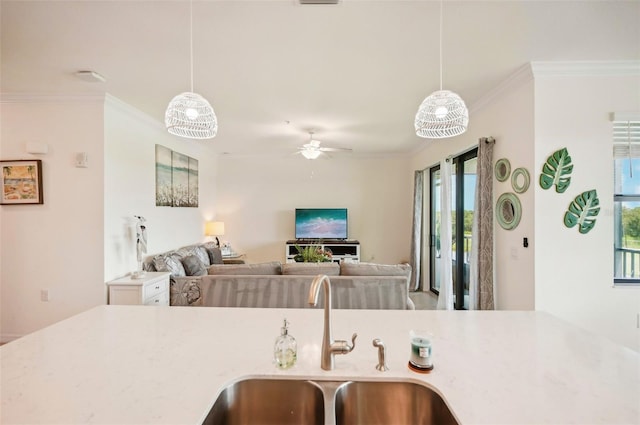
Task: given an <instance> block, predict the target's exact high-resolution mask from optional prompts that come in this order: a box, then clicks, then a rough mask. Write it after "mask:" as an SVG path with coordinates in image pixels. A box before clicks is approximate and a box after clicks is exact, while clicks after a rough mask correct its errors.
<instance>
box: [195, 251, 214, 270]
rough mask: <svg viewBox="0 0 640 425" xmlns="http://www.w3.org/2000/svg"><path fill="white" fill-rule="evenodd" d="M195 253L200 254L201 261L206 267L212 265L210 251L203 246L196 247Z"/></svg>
mask: <svg viewBox="0 0 640 425" xmlns="http://www.w3.org/2000/svg"><path fill="white" fill-rule="evenodd" d="M195 254H196V255H197V256H198V258H199V259H200V261H202V264H204V265H205V266H206V267H209V266H210V265H211V258H210V257H209V253H208V252H207V250H206V249H205V248H204V247H203V246H198V247H196V249H195Z"/></svg>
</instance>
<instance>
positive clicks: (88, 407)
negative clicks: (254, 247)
mask: <svg viewBox="0 0 640 425" xmlns="http://www.w3.org/2000/svg"><path fill="white" fill-rule="evenodd" d="M285 317H286V318H287V320H288V321H289V322H290V327H289V332H290V334H291V335H293V336H294V337H295V338H296V340H297V342H298V361H297V363H296V365H295V366H294V367H293V368H291V369H288V370H284V371H282V370H279V369H277V368H276V367H275V365H274V362H273V344H274V341H275V339H276V337H277V336H278V335H279V333H280V327H281V325H282V320H283V318H285ZM411 329H426V330H428V331H430V332H431V333H432V334H433V360H434V365H435V367H434V370H433V371H432V372H431V373H429V374H420V373H416V372H413V371H411V370H409V369H408V367H407V361H408V359H409V354H410V343H409V330H411ZM322 331H323V311H322V310H321V309H317V310H315V309H306V310H301V309H241V308H227V309H225V308H206V307H143V306H100V307H96V308H93V309H91V310H89V311H87V312H84V313H82V314H79V315H77V316H74V317H71V318H69V319H67V320H64V321H62V322H59V323H57V324H55V325H52V326H49V327H47V328H45V329H42V330H40V331H38V332H35V333H33V334H30V335H27V336H24V337H22V338H20V339H18V340H15V341H13V342H11V343H9V344H6V345H4V346H2V347H0V362H1V366H2V369H1V374H2V375H1V397H2V405H1V413H0V422H1V423H2V424H14V423H29V424H36V423H64V424H72V423H96V424H98V423H99V424H143V423H148V424H178V423H179V424H199V423H201V422H202V421H203V419H204V418H205V417H206V415H207V413H208V412H209V410H210V408H211V406H212V405H213V403H214V402H215V400H216V398H217V395H218V394H219V393H220V391H221V390H222V389H223V388H224V387H225V386H226V385H228V384H229V383H231V382H234V381H236V380H238V379H242V378H246V377H276V378H300V379H302V378H313V379H316V380H317V379H328V380H350V379H358V380H410V381H414V382H422V383H425V384H426V385H428V386H431V387H433V388H435V389H436V390H437V392H439V393H440V394H441V395H442V396H443V398H444V399H445V400H446V402H447V403H448V405H449V406H450V408H451V410H452V411H453V413H454V414H455V416H456V418H457V419H458V421H459V422H460V423H461V424H570V423H574V424H638V423H640V354H639V353H637V352H635V351H633V350H631V349H629V348H626V347H623V346H620V345H617V344H614V343H612V342H610V341H608V340H606V339H604V338H601V337H598V336H596V335H594V334H591V333H589V332H587V331H585V330H582V329H579V328H577V327H575V326H573V325H570V324H568V323H566V322H564V321H562V320H560V319H557V318H555V317H553V316H550V315H548V314H545V313H541V312H506V311H499V312H462V311H389V310H386V311H372V310H334V311H333V337H334V338H335V339H350V338H351V335H352V333H354V332H357V333H358V339H357V340H356V347H355V349H354V351H353V352H352V353H350V354H347V355H338V356H336V358H335V364H336V367H335V369H334V370H332V371H324V370H322V369H321V368H320V345H321V342H322ZM374 338H380V339H382V340H383V341H384V343H385V345H386V347H387V365H388V366H389V368H390V370H389V371H387V372H379V371H377V370H376V369H375V366H376V364H377V360H378V356H377V349H376V348H375V347H373V345H372V340H373V339H374Z"/></svg>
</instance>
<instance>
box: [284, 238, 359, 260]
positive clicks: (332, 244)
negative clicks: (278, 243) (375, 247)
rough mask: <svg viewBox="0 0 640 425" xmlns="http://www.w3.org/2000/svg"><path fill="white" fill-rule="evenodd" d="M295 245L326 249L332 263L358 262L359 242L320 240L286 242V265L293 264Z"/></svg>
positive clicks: (350, 240) (295, 251)
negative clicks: (329, 252)
mask: <svg viewBox="0 0 640 425" xmlns="http://www.w3.org/2000/svg"><path fill="white" fill-rule="evenodd" d="M296 245H297V246H299V247H300V248H304V247H305V246H309V245H313V246H318V247H320V248H321V249H328V250H330V251H331V258H332V259H333V261H334V262H337V263H339V262H342V261H344V262H351V263H359V262H360V242H358V241H357V240H355V239H322V240H317V241H313V240H307V239H304V240H296V239H293V240H288V241H287V243H286V246H285V254H284V255H285V257H284V258H285V261H286V262H287V263H294V262H295V260H294V257H295V256H296V255H297V254H298V250H297V249H296Z"/></svg>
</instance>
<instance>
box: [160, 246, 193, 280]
mask: <svg viewBox="0 0 640 425" xmlns="http://www.w3.org/2000/svg"><path fill="white" fill-rule="evenodd" d="M153 265H154V267H155V268H156V270H157V271H159V272H171V276H173V277H181V276H186V272H185V271H184V267H183V266H182V262H181V261H180V256H179V255H178V254H177V253H176V252H174V251H171V252H165V253H163V254H158V255H156V256H155V257H153Z"/></svg>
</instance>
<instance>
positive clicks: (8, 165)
mask: <svg viewBox="0 0 640 425" xmlns="http://www.w3.org/2000/svg"><path fill="white" fill-rule="evenodd" d="M0 167H2V199H1V200H0V204H2V205H18V204H42V203H44V200H43V196H42V160H39V159H34V160H30V159H19V160H15V161H0Z"/></svg>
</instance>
